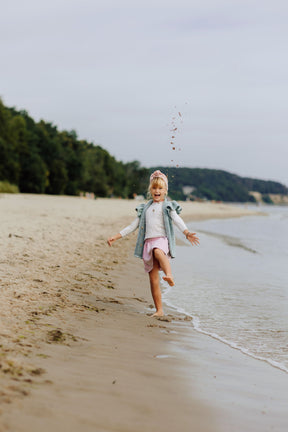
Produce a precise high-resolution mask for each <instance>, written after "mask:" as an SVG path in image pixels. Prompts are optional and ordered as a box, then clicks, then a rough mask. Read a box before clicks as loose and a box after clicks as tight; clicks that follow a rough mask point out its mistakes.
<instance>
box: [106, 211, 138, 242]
mask: <svg viewBox="0 0 288 432" xmlns="http://www.w3.org/2000/svg"><path fill="white" fill-rule="evenodd" d="M138 226H139V217H137V218H136V219H134V221H133V222H132V223H131V224H130V225H128V226H127V227H125V228H124V229H123V230H122V231H120V232H119V233H118V234H116V235H115V236H113V237H110V238H109V239H108V240H107V243H108V245H109V246H112V243H114V241H116V240H119V239H120V238H122V237H125V236H126V235H128V234H130V233H132V232H133V231H135V230H136V229H137V228H138Z"/></svg>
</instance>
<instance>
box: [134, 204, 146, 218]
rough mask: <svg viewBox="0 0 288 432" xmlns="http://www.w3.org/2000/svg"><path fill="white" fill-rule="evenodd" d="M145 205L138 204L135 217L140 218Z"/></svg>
mask: <svg viewBox="0 0 288 432" xmlns="http://www.w3.org/2000/svg"><path fill="white" fill-rule="evenodd" d="M144 207H145V204H140V205H139V206H138V207H136V209H135V210H136V212H137V216H138V218H140V217H141V215H142V213H143V210H144Z"/></svg>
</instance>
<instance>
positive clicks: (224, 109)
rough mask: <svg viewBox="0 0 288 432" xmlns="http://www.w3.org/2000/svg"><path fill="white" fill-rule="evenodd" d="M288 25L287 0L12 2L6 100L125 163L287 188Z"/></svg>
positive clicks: (0, 33)
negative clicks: (223, 173)
mask: <svg viewBox="0 0 288 432" xmlns="http://www.w3.org/2000/svg"><path fill="white" fill-rule="evenodd" d="M1 3H2V2H1ZM101 3H103V4H104V3H105V6H99V4H101ZM287 23H288V2H287V0H273V1H272V0H269V1H267V0H201V1H199V0H197V1H196V0H190V1H185V0H177V1H175V0H174V1H173V2H172V1H169V0H166V1H161V0H154V1H151V0H145V1H137V0H134V1H125V0H123V1H120V0H118V1H117V0H111V1H109V0H105V2H104V1H101V2H100V1H99V2H98V1H95V0H49V1H48V0H47V1H45V2H44V1H41V0H25V1H23V0H10V1H9V3H8V2H5V5H2V6H1V14H0V53H1V56H0V62H1V64H0V78H1V80H0V96H1V97H2V99H3V102H4V103H5V104H6V105H8V106H15V107H16V108H18V109H26V110H27V111H28V113H29V114H30V115H31V116H32V117H33V118H35V119H36V120H39V119H44V120H46V121H49V122H52V123H54V124H55V125H56V126H57V127H58V128H59V129H60V130H62V129H66V130H72V129H74V130H76V132H77V134H78V137H79V138H81V139H87V140H89V141H92V142H93V143H95V144H99V145H101V146H102V147H104V148H105V149H107V150H108V151H109V152H110V153H111V154H112V155H114V156H115V157H116V158H117V159H118V160H122V161H125V162H126V161H131V160H135V159H137V160H139V161H140V162H141V164H142V165H143V166H147V167H149V166H157V165H158V166H159V165H173V166H177V165H179V166H189V167H206V168H217V169H225V170H228V171H230V172H234V173H236V174H239V175H243V176H249V177H255V178H263V179H272V180H277V181H281V182H282V183H285V184H286V185H288V169H287V165H288V162H287V159H288V140H287V138H288V122H287V105H288V55H287V47H288V25H287ZM179 113H180V114H179ZM175 128H177V130H176V131H175V133H173V132H172V129H175ZM172 136H174V137H175V138H172ZM171 142H172V143H173V144H171ZM173 148H174V149H173Z"/></svg>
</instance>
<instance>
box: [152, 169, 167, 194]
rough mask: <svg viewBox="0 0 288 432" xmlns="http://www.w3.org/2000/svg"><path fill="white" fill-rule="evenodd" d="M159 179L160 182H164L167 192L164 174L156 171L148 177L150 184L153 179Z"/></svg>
mask: <svg viewBox="0 0 288 432" xmlns="http://www.w3.org/2000/svg"><path fill="white" fill-rule="evenodd" d="M157 177H158V178H161V179H162V180H164V183H165V185H166V188H167V190H168V179H167V177H166V175H165V174H163V173H162V172H161V171H159V170H157V171H154V172H153V173H152V174H151V176H150V183H151V182H152V180H154V179H155V178H157Z"/></svg>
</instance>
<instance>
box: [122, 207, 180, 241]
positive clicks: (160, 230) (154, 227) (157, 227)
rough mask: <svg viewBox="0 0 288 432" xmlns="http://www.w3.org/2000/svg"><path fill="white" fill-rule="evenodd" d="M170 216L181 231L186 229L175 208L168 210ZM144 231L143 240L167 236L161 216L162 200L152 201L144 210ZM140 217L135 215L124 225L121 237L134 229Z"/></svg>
mask: <svg viewBox="0 0 288 432" xmlns="http://www.w3.org/2000/svg"><path fill="white" fill-rule="evenodd" d="M170 216H171V218H172V220H173V222H174V223H175V225H176V226H177V228H179V230H180V231H181V232H183V231H185V230H187V229H188V228H187V227H186V225H185V223H184V221H183V219H182V218H181V217H180V216H179V215H178V214H177V212H176V210H171V211H170ZM145 217H146V233H145V240H146V239H147V238H154V237H167V235H166V231H165V226H164V218H163V212H162V202H153V203H152V204H151V205H150V207H148V209H147V211H146V215H145ZM139 221H140V218H139V217H137V218H136V219H134V221H133V222H132V223H131V224H130V225H128V226H127V227H125V228H124V229H123V230H122V231H120V234H121V236H122V237H125V236H126V235H128V234H130V233H132V232H133V231H135V230H136V229H137V228H138V226H139Z"/></svg>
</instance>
